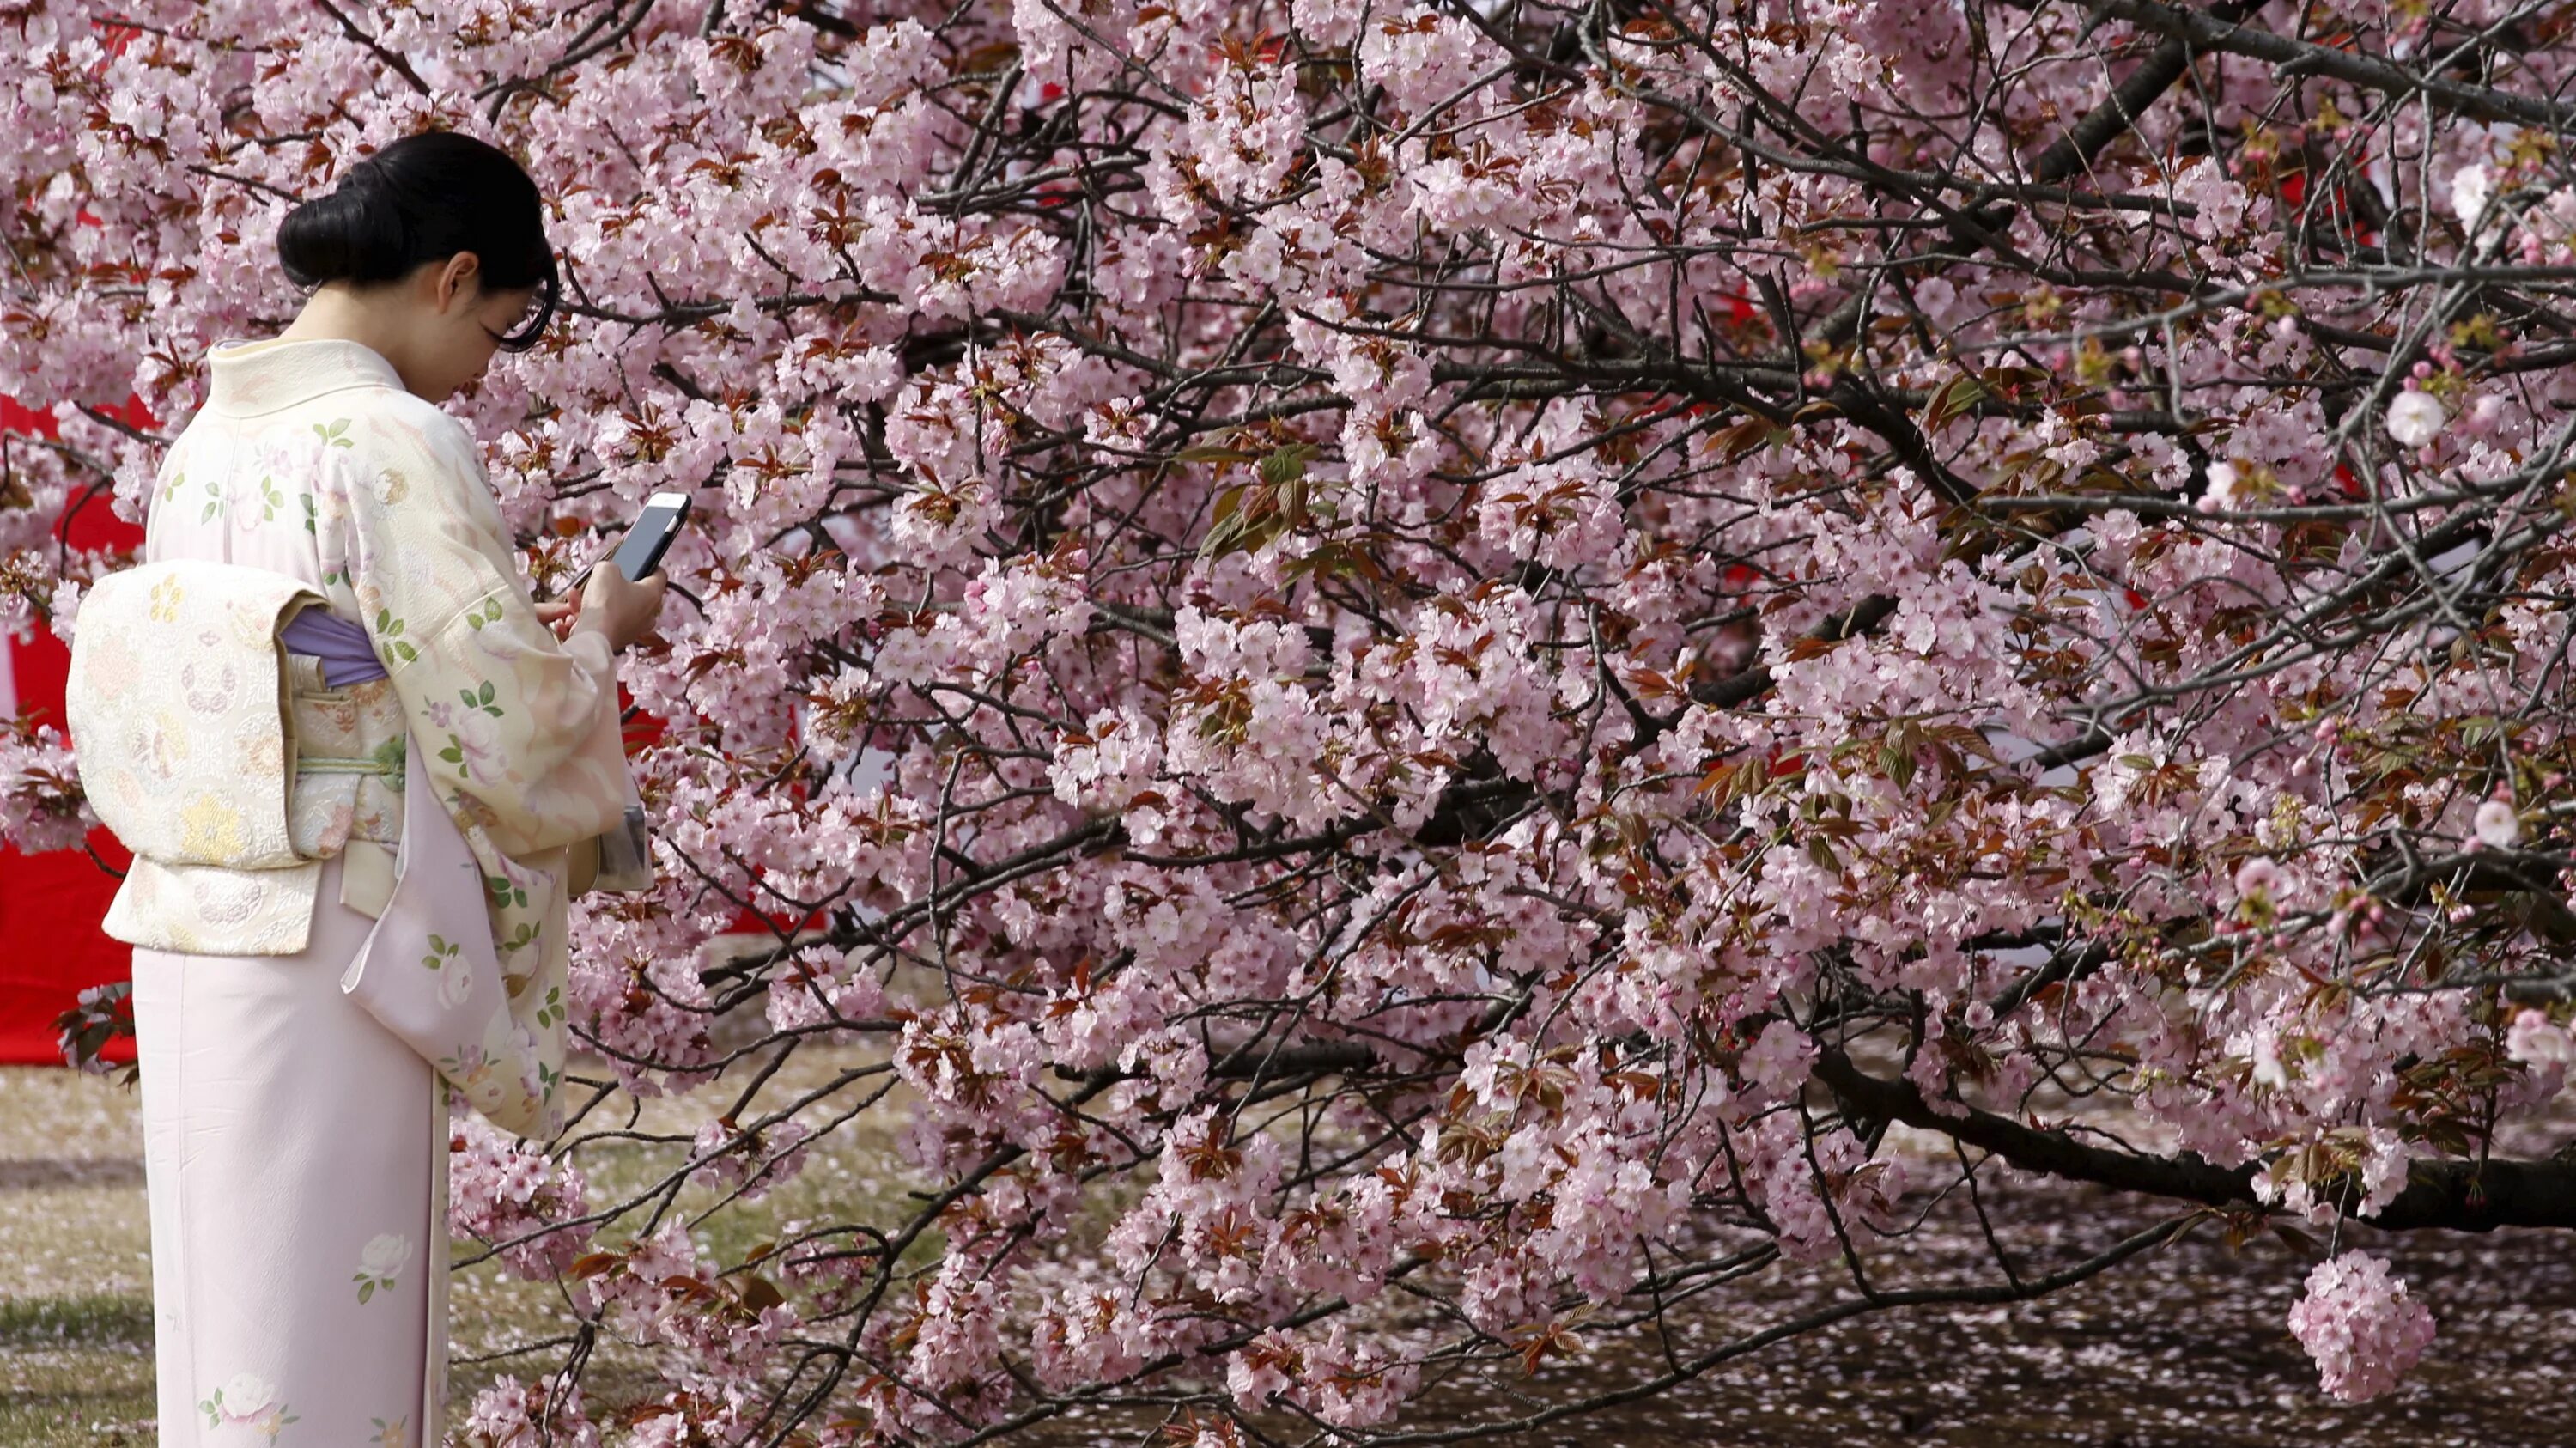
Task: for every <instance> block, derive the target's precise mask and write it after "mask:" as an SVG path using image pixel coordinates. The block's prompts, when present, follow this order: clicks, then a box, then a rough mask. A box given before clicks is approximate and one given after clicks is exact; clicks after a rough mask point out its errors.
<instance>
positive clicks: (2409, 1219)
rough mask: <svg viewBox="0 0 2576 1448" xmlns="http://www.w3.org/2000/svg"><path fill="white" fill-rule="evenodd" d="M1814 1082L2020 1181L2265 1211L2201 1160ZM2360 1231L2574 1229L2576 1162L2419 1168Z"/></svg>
mask: <svg viewBox="0 0 2576 1448" xmlns="http://www.w3.org/2000/svg"><path fill="white" fill-rule="evenodd" d="M1816 1079H1817V1080H1819V1081H1821V1082H1823V1083H1824V1084H1825V1086H1826V1088H1827V1089H1829V1090H1831V1091H1832V1092H1833V1093H1834V1095H1835V1096H1836V1097H1837V1098H1838V1099H1840V1100H1841V1101H1842V1103H1843V1105H1844V1107H1845V1108H1846V1109H1848V1110H1850V1111H1853V1112H1855V1113H1857V1114H1860V1115H1863V1116H1868V1117H1872V1118H1875V1119H1878V1120H1882V1121H1900V1122H1903V1123H1904V1124H1905V1125H1907V1126H1911V1127H1914V1128H1916V1129H1917V1130H1921V1131H1933V1132H1938V1133H1940V1134H1941V1135H1943V1136H1946V1137H1949V1138H1950V1139H1952V1140H1954V1141H1957V1142H1961V1143H1963V1144H1965V1145H1968V1146H1973V1147H1977V1148H1979V1149H1980V1150H1984V1151H1989V1152H1992V1153H1994V1154H1995V1155H1996V1156H1999V1157H2002V1158H2003V1159H2004V1160H2006V1161H2008V1162H2011V1163H2012V1164H2013V1165H2014V1166H2017V1167H2020V1168H2021V1169H2022V1170H2024V1171H2035V1172H2041V1173H2045V1174H2046V1175H2048V1176H2052V1177H2056V1178H2058V1179H2060V1180H2062V1181H2079V1182H2091V1183H2093V1184H2095V1185H2097V1186H2105V1187H2109V1188H2111V1189H2112V1190H2114V1191H2123V1192H2136V1193H2139V1194H2140V1195H2143V1196H2157V1197H2172V1198H2175V1199H2176V1200H2180V1201H2187V1202H2200V1203H2202V1204H2204V1205H2206V1206H2212V1207H2247V1206H2261V1205H2263V1203H2262V1202H2261V1200H2260V1199H2259V1198H2257V1197H2256V1196H2255V1194H2254V1168H2253V1167H2251V1166H2241V1167H2221V1166H2214V1165H2212V1164H2210V1163H2209V1162H2206V1161H2203V1160H2201V1159H2200V1158H2199V1157H2197V1156H2194V1155H2191V1154H2190V1153H2184V1154H2183V1155H2180V1156H2140V1155H2138V1154H2136V1153H2134V1152H2125V1151H2113V1150H2111V1149H2109V1148H2107V1147H2100V1146H2093V1145H2089V1144H2087V1143H2085V1142H2083V1141H2079V1140H2077V1139H2076V1138H2074V1137H2072V1136H2069V1135H2067V1134H2066V1133H2065V1132H2062V1131H2043V1130H2040V1129H2038V1128H2035V1127H2029V1126H2024V1125H2022V1124H2021V1123H2020V1122H2017V1121H2014V1120H2011V1119H2010V1118H2008V1117H2003V1116H1998V1115H1996V1114H1995V1113H1993V1112H1991V1111H1981V1110H1978V1109H1977V1108H1975V1107H1972V1106H1959V1107H1954V1110H1955V1111H1956V1112H1957V1113H1958V1114H1955V1115H1952V1114H1945V1113H1943V1112H1939V1111H1935V1110H1933V1109H1932V1104H1931V1103H1930V1102H1928V1101H1926V1100H1924V1098H1923V1094H1922V1093H1921V1092H1920V1091H1917V1090H1916V1089H1915V1087H1914V1085H1913V1083H1912V1082H1909V1081H1890V1080H1887V1079H1885V1078H1884V1077H1879V1076H1873V1075H1870V1074H1869V1073H1868V1072H1866V1071H1863V1070H1861V1069H1860V1068H1859V1067H1858V1066H1855V1065H1853V1064H1852V1061H1851V1058H1850V1057H1848V1056H1846V1055H1844V1054H1843V1053H1842V1052H1840V1051H1834V1050H1827V1051H1824V1052H1823V1053H1821V1054H1820V1055H1819V1056H1818V1057H1817V1060H1816ZM2353 1220H2355V1221H2359V1222H2362V1223H2365V1224H2367V1225H2369V1226H2374V1227H2380V1228H2383V1229H2386V1230H2389V1231H2401V1232H2402V1231H2423V1230H2427V1229H2434V1230H2443V1231H2453V1232H2486V1231H2492V1230H2494V1229H2495V1228H2497V1227H2561V1228H2566V1227H2576V1162H2568V1161H2557V1160H2551V1161H2508V1160H2502V1159H2490V1160H2487V1161H2484V1162H2473V1161H2419V1162H2417V1163H2415V1165H2414V1169H2413V1171H2412V1172H2411V1173H2410V1175H2409V1178H2408V1182H2407V1186H2406V1189H2405V1190H2404V1191H2402V1192H2399V1193H2398V1194H2397V1199H2396V1200H2395V1201H2393V1202H2390V1203H2389V1204H2388V1207H2387V1209H2386V1210H2384V1211H2382V1212H2380V1213H2379V1215H2377V1216H2375V1217H2355V1218H2353Z"/></svg>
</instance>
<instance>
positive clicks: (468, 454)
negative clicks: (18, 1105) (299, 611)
mask: <svg viewBox="0 0 2576 1448" xmlns="http://www.w3.org/2000/svg"><path fill="white" fill-rule="evenodd" d="M207 367H208V371H209V373H210V375H211V387H210V390H209V395H208V399H207V402H206V405H205V407H204V409H203V410H202V411H200V412H199V413H198V414H197V416H196V417H195V418H193V419H192V420H191V421H190V422H189V424H188V426H187V427H186V428H185V429H184V430H183V431H182V432H181V434H180V435H179V437H178V439H177V440H176V441H175V442H174V444H173V445H172V447H171V449H170V452H169V454H168V455H167V457H166V459H165V460H164V463H163V465H162V468H161V471H160V475H159V477H158V479H157V482H156V486H155V488H154V492H153V496H152V500H151V505H150V514H149V517H148V520H147V523H146V535H145V537H146V541H145V545H144V561H146V562H159V561H163V560H173V559H203V560H211V561H224V562H233V563H241V564H248V565H252V566H254V567H257V568H262V569H267V570H272V571H274V572H276V573H279V574H283V575H286V576H288V577H290V578H293V579H298V580H301V581H303V582H304V583H307V584H309V585H311V586H313V587H314V588H316V589H318V590H319V591H320V592H321V594H322V595H323V597H324V598H325V599H326V600H327V602H328V606H329V608H330V610H331V611H332V612H334V613H336V614H339V615H341V616H342V617H344V618H348V619H352V620H357V621H359V622H361V623H363V624H364V625H365V627H366V630H367V632H368V633H369V635H370V636H371V639H372V642H373V644H374V647H375V651H376V654H377V656H378V657H379V658H380V659H381V660H382V661H383V663H384V665H385V668H386V669H387V671H388V677H387V678H385V679H382V680H377V681H374V682H371V683H362V684H353V685H348V686H346V687H344V688H340V689H329V688H325V687H322V685H321V682H320V676H319V671H318V667H317V666H316V665H315V663H314V661H313V660H312V659H310V658H308V657H304V656H301V655H294V656H290V658H289V664H290V674H291V677H290V678H289V680H288V689H287V692H288V695H289V699H288V701H287V702H288V706H289V714H290V718H291V728H290V729H289V730H288V731H287V732H288V735H289V742H288V744H287V750H286V752H287V753H288V754H289V755H291V761H289V762H287V763H286V767H287V768H288V770H289V771H290V773H291V788H290V793H289V801H290V803H289V810H288V815H289V833H290V835H291V836H292V841H293V848H294V856H295V860H294V861H293V862H290V863H289V864H288V866H287V867H286V868H282V869H265V870H258V871H227V870H224V869H222V868H220V867H213V866H203V865H184V864H182V865H174V866H162V865H158V864H156V863H154V862H151V861H147V860H144V859H141V858H138V860H137V862H136V867H135V868H134V869H133V870H132V871H131V872H130V873H129V874H128V876H127V878H126V881H125V883H124V884H123V886H122V887H120V889H119V892H118V896H117V899H116V901H115V904H114V906H113V909H112V911H111V913H110V916H109V920H108V928H109V930H110V933H111V934H114V935H116V936H117V937H118V938H120V939H124V940H126V941H129V942H130V943H132V944H134V945H135V947H136V949H135V994H134V1008H135V1023H136V1032H137V1036H138V1047H139V1053H140V1056H141V1061H142V1068H143V1077H142V1089H143V1097H144V1101H143V1105H144V1112H143V1115H144V1129H145V1167H146V1173H147V1184H148V1187H149V1192H150V1196H151V1211H152V1245H153V1284H154V1297H155V1308H156V1315H157V1318H158V1323H159V1329H160V1330H159V1332H158V1334H157V1336H156V1344H155V1351H156V1361H157V1366H158V1370H159V1391H160V1401H161V1425H160V1426H161V1434H162V1437H161V1442H162V1445H163V1448H174V1445H197V1444H206V1445H215V1444H229V1443H257V1444H263V1445H268V1444H276V1445H313V1448H343V1445H350V1444H362V1443H363V1444H367V1445H371V1448H372V1445H384V1444H399V1445H402V1448H418V1445H428V1444H434V1443H436V1442H437V1441H438V1438H437V1434H438V1430H439V1424H440V1407H441V1400H442V1398H443V1394H444V1366H445V1360H446V1341H445V1337H446V1334H445V1295H444V1280H445V1272H446V1250H445V1248H446V1230H445V1225H446V1224H445V1203H444V1198H445V1185H446V1150H447V1140H446V1138H447V1132H448V1116H447V1113H448V1107H449V1102H448V1100H447V1099H446V1093H445V1092H444V1091H443V1090H442V1089H441V1088H440V1087H439V1086H438V1084H437V1079H438V1078H437V1076H436V1075H434V1074H433V1072H432V1070H431V1067H430V1066H429V1064H428V1063H427V1062H424V1061H423V1060H422V1059H421V1058H420V1057H419V1056H418V1055H417V1054H414V1053H413V1052H412V1051H410V1050H408V1049H407V1048H405V1047H404V1046H403V1045H402V1043H401V1042H400V1041H399V1040H398V1039H396V1038H395V1037H394V1036H392V1035H390V1034H388V1033H387V1032H386V1031H385V1030H384V1029H383V1028H382V1026H380V1025H379V1024H378V1023H377V1022H376V1021H375V1020H373V1019H372V1018H370V1017H369V1016H368V1015H367V1014H366V1013H365V1012H364V1011H363V1010H361V1009H360V1008H359V1007H358V1006H357V1005H356V1004H355V1003H353V1002H352V1001H350V1000H348V999H346V998H344V997H343V996H342V995H341V994H340V990H339V985H338V982H339V979H340V975H341V970H342V968H343V967H344V966H345V965H346V964H347V963H348V962H349V961H350V959H351V958H352V957H353V956H354V955H355V954H356V951H357V947H358V945H359V943H360V942H361V941H362V940H363V939H364V938H365V937H366V934H367V931H368V930H369V928H370V927H371V926H372V925H373V923H374V917H375V916H376V915H377V914H378V913H380V912H381V911H382V910H383V909H384V907H385V903H386V901H387V899H388V898H389V896H390V895H391V892H392V887H393V882H394V869H393V861H394V854H393V852H394V848H395V844H396V842H397V841H399V840H400V839H401V837H402V818H401V816H402V810H403V808H404V793H405V791H404V783H405V781H404V774H403V771H404V761H405V757H406V732H408V737H409V740H410V742H411V744H412V745H414V746H416V752H415V754H414V757H416V758H418V759H420V760H421V761H422V762H423V763H425V764H426V765H427V766H428V768H429V769H430V771H431V773H432V775H433V777H434V778H433V783H434V784H435V786H436V794H437V797H438V798H440V799H441V800H443V801H444V802H445V803H446V804H447V806H448V807H449V809H450V812H451V813H452V814H453V816H454V817H455V819H456V822H457V824H458V827H459V829H460V831H461V832H462V834H463V836H464V838H465V840H466V842H467V844H468V845H469V846H470V847H471V850H472V854H473V857H474V859H475V861H476V862H477V864H478V865H479V867H480V869H481V871H482V874H483V877H484V889H485V899H484V902H483V903H484V905H485V907H486V909H487V913H488V920H489V923H490V925H491V928H492V937H493V941H494V944H495V946H496V947H497V951H498V955H499V960H500V966H501V974H502V976H503V981H504V984H505V986H506V989H507V996H508V1012H509V1016H510V1019H511V1023H512V1030H511V1031H510V1032H509V1033H508V1036H509V1038H510V1042H511V1044H510V1046H509V1048H508V1050H506V1051H505V1052H502V1053H500V1054H501V1055H504V1056H515V1057H519V1058H522V1059H519V1060H501V1059H491V1060H455V1061H448V1062H444V1063H441V1064H442V1069H443V1071H444V1074H445V1075H446V1077H447V1078H448V1080H449V1082H450V1083H451V1084H452V1085H453V1086H454V1087H455V1088H456V1090H457V1092H458V1093H459V1094H460V1095H461V1097H462V1098H463V1099H464V1100H466V1101H469V1102H470V1103H471V1104H472V1105H474V1106H475V1107H476V1108H477V1109H478V1110H480V1111H481V1112H482V1114H484V1115H485V1116H486V1117H488V1118H490V1119H491V1120H492V1121H493V1122H495V1123H496V1124H498V1125H500V1126H502V1127H504V1128H505V1129H507V1130H510V1131H513V1132H516V1133H519V1134H521V1135H524V1136H530V1137H534V1138H538V1139H547V1138H551V1137H552V1136H553V1135H554V1134H556V1133H557V1132H559V1131H560V1130H561V1127H562V1115H563V1106H562V1099H561V1098H562V1092H561V1090H560V1081H561V1072H562V1062H563V1034H564V1032H563V1026H564V1018H565V1000H564V989H565V969H566V963H567V961H566V954H567V952H566V941H565V918H566V913H567V903H568V896H569V894H570V893H571V887H573V886H574V885H575V884H577V883H580V881H577V880H576V878H575V877H576V876H577V875H578V876H581V877H582V878H583V879H585V880H586V876H587V871H588V869H589V868H590V866H591V864H592V862H594V861H595V859H596V854H595V850H596V837H597V836H599V835H601V834H603V833H605V832H608V831H610V830H612V829H616V828H619V827H621V826H622V824H623V814H624V808H625V805H626V803H627V801H628V799H629V797H630V793H629V792H630V789H631V786H630V785H629V783H628V776H627V773H626V765H625V758H624V753H623V750H622V748H621V745H620V739H619V731H618V716H617V708H616V702H617V684H616V675H615V669H614V661H613V659H612V658H611V656H610V654H609V651H608V649H607V646H606V644H605V641H604V640H601V639H600V638H598V637H597V636H595V635H590V634H578V635H576V636H575V637H574V638H573V639H571V640H570V641H568V642H565V641H558V640H557V639H556V638H555V636H554V634H553V631H552V630H551V629H549V628H548V627H547V626H546V625H545V624H544V622H542V621H541V620H540V619H539V618H538V617H537V615H536V612H535V609H534V604H533V601H532V599H531V596H530V594H529V591H528V588H527V585H526V583H525V582H524V580H522V579H521V577H520V575H519V573H518V570H517V567H516V562H515V550H514V548H513V547H512V544H511V541H510V539H509V537H508V535H507V531H506V530H505V528H504V526H503V524H502V521H501V518H500V514H499V510H498V508H497V506H496V505H495V503H494V500H493V498H492V495H491V491H490V487H489V484H488V482H487V480H486V478H485V476H484V472H483V469H482V465H481V463H480V461H479V458H478V456H477V451H476V446H475V443H474V440H473V438H472V437H471V435H470V434H468V433H467V432H466V430H465V428H464V427H463V426H462V425H461V424H460V423H458V422H457V421H455V420H454V419H453V418H451V417H450V416H448V415H447V414H446V413H444V412H442V411H441V410H439V409H438V408H437V407H435V406H433V405H432V404H430V403H429V402H427V401H425V400H423V399H421V398H419V397H416V396H414V395H412V394H411V393H409V392H407V391H405V390H404V389H403V387H402V383H401V380H400V378H399V376H398V375H397V374H396V373H395V371H394V369H393V366H392V364H391V363H389V362H388V361H386V360H385V358H384V357H383V356H381V355H380V354H378V353H376V352H375V351H373V350H372V349H370V348H368V347H365V346H363V345H361V344H358V343H355V342H349V341H341V340H316V341H293V342H288V341H278V340H273V339H272V340H267V341H259V342H248V343H244V342H240V341H238V340H230V341H226V342H222V343H218V344H217V345H216V347H215V348H214V349H213V350H212V351H211V352H210V353H209V354H208V359H207ZM171 614H172V617H173V618H184V617H185V604H184V601H175V600H174V601H173V602H172V604H171ZM138 632H149V631H148V630H138ZM101 643H102V641H100V640H97V639H94V638H83V639H81V640H80V644H81V646H82V647H83V648H84V649H92V648H95V647H97V646H99V645H100V644H101ZM111 652H112V650H111ZM149 652H150V653H151V654H166V653H172V652H176V653H178V654H179V655H180V656H178V657H151V656H145V655H144V654H143V653H141V652H137V651H132V650H129V653H133V654H134V656H133V657H132V658H131V659H130V660H129V661H128V663H127V665H126V666H127V667H132V668H137V669H160V670H180V671H183V675H182V677H181V679H180V683H181V685H182V686H183V687H185V688H199V687H202V688H204V689H207V690H212V689H214V688H215V687H216V686H217V685H218V684H220V683H221V682H222V681H221V680H220V679H213V678H208V679H196V678H193V677H189V676H186V675H185V674H184V671H186V670H188V669H190V668H191V667H192V666H195V665H199V664H201V663H202V662H203V659H202V657H199V656H192V655H191V653H190V651H189V650H187V649H186V648H184V647H181V648H178V649H176V650H174V649H172V647H171V646H170V645H169V644H168V643H167V642H166V641H165V642H163V643H161V644H160V645H159V646H157V647H155V648H153V649H151V650H150V651H149ZM111 667H112V665H111ZM193 702H194V701H193V700H192V701H191V704H192V706H193ZM136 737H140V738H145V739H148V740H149V747H150V748H153V749H156V750H158V751H160V753H159V754H158V755H156V756H155V757H154V767H156V768H159V769H162V770H166V771H167V773H168V775H169V777H170V779H171V781H172V788H173V789H174V791H185V790H187V789H188V788H189V787H190V785H191V783H192V781H194V782H196V783H200V784H202V783H203V782H204V779H205V776H204V772H206V771H226V770H239V769H243V768H245V767H255V762H246V761H245V760H244V759H242V758H240V757H236V756H237V754H238V751H227V750H225V749H222V748H218V747H214V746H213V741H212V740H211V738H208V739H202V740H201V739H193V738H191V737H189V733H188V731H186V730H184V729H182V730H161V731H157V732H155V731H152V730H142V731H139V732H138V733H137V735H136ZM75 743H76V746H79V747H81V748H83V749H84V751H86V750H87V749H88V748H89V747H90V746H87V745H81V744H80V741H79V738H78V736H77V735H76V737H75ZM209 793H212V792H211V791H210V792H209ZM196 823H198V822H191V827H194V825H195V824H196ZM202 823H203V824H204V825H205V827H207V828H220V827H221V823H222V822H221V821H216V820H207V821H204V822H202ZM370 968H371V969H372V968H373V967H370Z"/></svg>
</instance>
